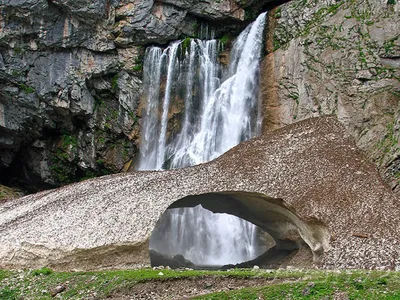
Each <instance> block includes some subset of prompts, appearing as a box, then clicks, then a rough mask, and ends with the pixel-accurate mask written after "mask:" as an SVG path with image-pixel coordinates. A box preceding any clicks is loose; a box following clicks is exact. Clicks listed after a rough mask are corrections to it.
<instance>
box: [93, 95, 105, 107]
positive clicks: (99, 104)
mask: <svg viewBox="0 0 400 300" xmlns="http://www.w3.org/2000/svg"><path fill="white" fill-rule="evenodd" d="M94 104H95V106H96V107H102V106H104V101H103V100H102V99H100V98H98V97H95V98H94Z"/></svg>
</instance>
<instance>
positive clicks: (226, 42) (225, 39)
mask: <svg viewBox="0 0 400 300" xmlns="http://www.w3.org/2000/svg"><path fill="white" fill-rule="evenodd" d="M233 39H234V37H233V36H231V35H230V34H224V35H223V36H222V37H221V38H220V39H219V41H220V42H221V44H222V45H224V47H226V46H227V45H229V44H230V43H231V42H232V41H233Z"/></svg>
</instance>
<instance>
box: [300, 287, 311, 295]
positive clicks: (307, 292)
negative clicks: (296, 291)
mask: <svg viewBox="0 0 400 300" xmlns="http://www.w3.org/2000/svg"><path fill="white" fill-rule="evenodd" d="M301 293H302V294H303V296H308V295H310V293H311V289H310V288H309V287H306V288H305V289H303V291H302V292H301Z"/></svg>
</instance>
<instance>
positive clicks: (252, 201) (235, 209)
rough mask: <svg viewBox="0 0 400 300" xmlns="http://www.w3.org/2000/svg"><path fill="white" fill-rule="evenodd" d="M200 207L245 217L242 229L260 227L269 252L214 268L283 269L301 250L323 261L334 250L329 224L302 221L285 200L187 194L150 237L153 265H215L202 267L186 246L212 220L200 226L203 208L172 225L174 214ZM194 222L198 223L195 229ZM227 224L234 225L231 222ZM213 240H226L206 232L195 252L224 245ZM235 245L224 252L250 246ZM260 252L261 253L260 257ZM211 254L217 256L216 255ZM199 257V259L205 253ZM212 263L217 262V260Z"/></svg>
mask: <svg viewBox="0 0 400 300" xmlns="http://www.w3.org/2000/svg"><path fill="white" fill-rule="evenodd" d="M199 206H201V207H202V208H203V209H205V210H207V211H209V212H211V213H213V214H227V215H231V216H234V217H237V218H239V219H241V220H242V221H243V222H242V226H244V229H243V230H246V228H248V226H249V225H248V224H249V223H251V225H250V226H253V227H254V228H256V231H258V235H259V236H260V235H261V236H262V237H263V238H264V240H263V242H262V245H261V247H259V248H260V249H263V251H262V252H260V249H257V250H258V251H254V253H253V257H250V258H249V259H248V260H245V261H240V262H238V261H231V262H229V263H226V259H228V260H229V258H226V259H223V260H222V261H225V264H220V265H218V266H214V268H228V267H233V266H236V267H250V266H252V265H256V264H257V265H260V264H261V265H263V266H268V267H279V266H280V264H281V263H283V262H288V261H289V260H290V258H291V257H293V256H294V254H295V253H297V252H298V251H299V250H302V251H305V252H307V253H309V254H310V255H309V258H310V259H311V260H317V259H318V257H319V256H320V255H321V254H322V253H323V252H324V251H326V250H327V249H328V248H329V239H330V234H329V232H328V230H327V228H326V226H324V225H323V224H322V223H321V222H319V221H318V220H315V219H309V220H303V219H301V218H300V217H299V216H298V215H297V214H296V212H295V211H294V209H293V208H291V207H289V206H288V205H287V204H286V203H285V202H284V201H283V200H282V199H277V198H271V197H268V196H266V195H265V194H261V193H253V192H244V191H225V192H217V193H206V194H200V195H190V196H186V197H184V198H181V199H179V200H177V201H175V202H174V203H172V204H171V205H170V206H169V207H168V209H167V210H166V211H165V212H164V214H163V215H162V216H161V218H160V219H159V220H158V222H157V224H156V226H155V228H154V230H153V233H152V235H151V238H150V260H151V264H152V266H160V265H163V266H166V265H168V266H170V267H172V268H179V267H195V268H200V269H201V268H209V267H210V266H209V265H208V264H207V263H199V262H198V259H197V261H192V257H187V256H186V254H187V253H188V252H189V251H188V249H185V247H192V246H193V245H190V242H193V240H195V238H194V237H193V238H189V240H190V241H189V243H188V241H187V240H188V238H187V236H189V237H190V236H194V235H198V234H199V232H200V231H202V230H204V229H203V228H201V227H203V226H206V224H204V222H207V220H202V221H201V222H200V223H199V222H195V219H196V216H195V215H194V214H196V213H201V211H200V210H199V209H194V210H191V212H190V216H189V217H186V222H185V221H182V219H180V221H179V222H181V224H179V225H178V226H170V225H171V224H170V223H171V222H174V220H175V219H174V217H172V218H171V216H173V215H174V214H181V215H182V214H185V213H187V209H191V208H198V207H199ZM210 215H212V214H210V213H208V214H207V216H208V217H210ZM182 222H183V223H182ZM225 222H226V219H225ZM191 223H192V224H193V223H196V224H195V226H191ZM254 225H255V226H254ZM196 226H197V227H196ZM226 226H229V223H227V224H226ZM199 227H200V228H199ZM174 230H175V232H174ZM211 230H212V229H211ZM168 231H169V232H168ZM253 231H254V229H253ZM238 234H240V233H238ZM183 236H185V237H186V238H184V237H183ZM213 238H214V239H221V238H224V237H223V236H222V235H221V234H220V235H213V234H212V232H211V234H210V233H207V234H205V235H204V234H203V236H202V237H201V240H200V243H199V244H198V245H197V247H198V249H195V251H197V252H201V251H205V248H206V245H209V244H214V245H215V244H218V243H219V244H223V243H221V242H220V241H207V240H206V239H213ZM259 238H260V237H258V239H259ZM183 239H185V241H183ZM232 241H233V242H232V243H231V245H227V244H226V243H225V244H224V246H225V247H226V248H228V249H222V252H232V251H229V248H230V247H243V248H244V247H247V246H246V244H245V242H242V243H240V242H238V239H232ZM171 243H175V244H176V243H180V245H173V247H172V248H173V250H171V247H170V246H171ZM208 248H209V247H208ZM207 250H210V249H207ZM236 250H237V251H236V252H239V253H240V252H241V251H244V249H236ZM254 254H257V255H256V256H254ZM311 254H312V255H311ZM189 255H190V254H189ZM211 255H213V254H212V253H211ZM196 257H197V258H198V257H199V255H197V256H196ZM200 257H201V255H200ZM244 257H248V256H244ZM211 261H216V260H213V259H212V258H211Z"/></svg>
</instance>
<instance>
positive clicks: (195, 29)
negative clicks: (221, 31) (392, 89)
mask: <svg viewBox="0 0 400 300" xmlns="http://www.w3.org/2000/svg"><path fill="white" fill-rule="evenodd" d="M192 29H193V33H194V37H197V36H198V35H199V23H197V22H196V21H194V22H193V24H192Z"/></svg>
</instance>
